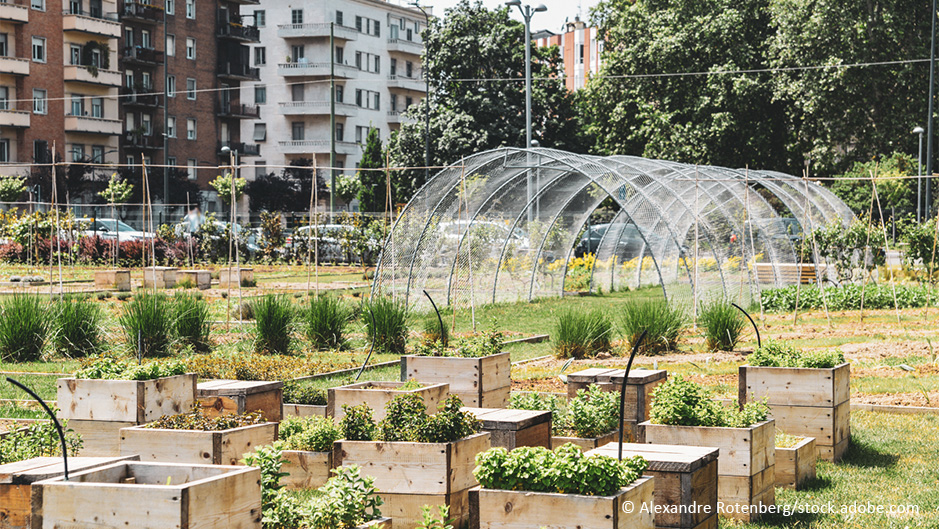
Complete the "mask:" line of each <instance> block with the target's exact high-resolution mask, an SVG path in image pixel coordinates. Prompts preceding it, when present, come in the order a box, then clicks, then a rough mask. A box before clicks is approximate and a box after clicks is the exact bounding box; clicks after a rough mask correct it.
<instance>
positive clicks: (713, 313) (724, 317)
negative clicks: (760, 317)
mask: <svg viewBox="0 0 939 529" xmlns="http://www.w3.org/2000/svg"><path fill="white" fill-rule="evenodd" d="M698 319H699V321H700V323H701V325H702V326H703V327H704V338H705V345H707V348H708V350H709V351H733V350H734V348H735V347H737V343H738V342H739V341H740V335H742V334H743V330H744V329H745V328H746V325H747V322H746V321H745V320H744V318H743V314H741V313H740V311H739V310H738V309H737V307H734V306H733V305H732V304H731V303H730V302H729V301H727V300H726V299H721V298H718V299H715V300H714V301H712V302H710V303H707V304H705V305H704V306H703V307H701V315H700V316H699V318H698Z"/></svg>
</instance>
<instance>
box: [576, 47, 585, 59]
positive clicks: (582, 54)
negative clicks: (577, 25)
mask: <svg viewBox="0 0 939 529" xmlns="http://www.w3.org/2000/svg"><path fill="white" fill-rule="evenodd" d="M579 54H580V57H578V60H577V62H578V63H579V64H583V63H584V45H583V44H581V45H580V52H579Z"/></svg>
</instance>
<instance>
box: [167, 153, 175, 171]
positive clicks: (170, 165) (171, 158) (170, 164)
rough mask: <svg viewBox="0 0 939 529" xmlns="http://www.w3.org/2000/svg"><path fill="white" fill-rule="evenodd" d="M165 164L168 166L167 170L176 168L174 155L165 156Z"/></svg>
mask: <svg viewBox="0 0 939 529" xmlns="http://www.w3.org/2000/svg"><path fill="white" fill-rule="evenodd" d="M166 165H167V166H168V167H167V169H169V170H174V169H176V157H175V156H167V157H166Z"/></svg>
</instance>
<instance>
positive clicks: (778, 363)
mask: <svg viewBox="0 0 939 529" xmlns="http://www.w3.org/2000/svg"><path fill="white" fill-rule="evenodd" d="M844 362H845V359H844V353H842V352H840V351H837V350H834V349H832V350H829V351H812V352H806V351H801V350H799V349H796V348H795V347H792V346H791V345H788V344H785V343H782V342H778V341H775V340H767V341H766V343H765V344H764V345H763V346H762V347H759V348H757V350H756V351H754V352H753V354H751V355H750V356H748V357H747V363H748V364H749V365H751V366H759V367H807V368H816V369H828V368H832V367H835V366H837V365H840V364H843V363H844Z"/></svg>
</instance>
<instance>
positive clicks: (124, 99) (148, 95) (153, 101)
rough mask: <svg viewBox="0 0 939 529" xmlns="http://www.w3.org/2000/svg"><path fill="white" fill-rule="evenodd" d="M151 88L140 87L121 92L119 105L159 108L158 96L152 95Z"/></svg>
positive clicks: (125, 89)
mask: <svg viewBox="0 0 939 529" xmlns="http://www.w3.org/2000/svg"><path fill="white" fill-rule="evenodd" d="M153 92H154V89H153V88H145V87H142V86H138V87H134V88H124V89H122V90H121V104H123V105H127V106H135V107H147V108H156V107H158V106H160V96H159V95H157V94H155V93H153Z"/></svg>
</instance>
